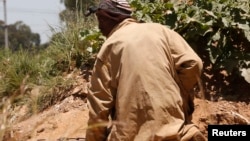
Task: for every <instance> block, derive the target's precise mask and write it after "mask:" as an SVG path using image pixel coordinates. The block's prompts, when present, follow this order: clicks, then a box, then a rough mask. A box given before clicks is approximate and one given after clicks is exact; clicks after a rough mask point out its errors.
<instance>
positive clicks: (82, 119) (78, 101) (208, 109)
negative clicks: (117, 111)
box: [4, 81, 250, 141]
mask: <svg viewBox="0 0 250 141" xmlns="http://www.w3.org/2000/svg"><path fill="white" fill-rule="evenodd" d="M82 83H83V81H82ZM85 88H86V83H85V85H83V84H81V85H78V86H77V87H75V89H74V90H73V91H72V93H71V94H70V95H69V96H68V97H66V98H65V99H64V100H62V101H60V102H58V103H57V104H55V105H53V106H51V107H50V108H48V109H47V110H45V111H43V112H41V113H38V114H35V115H33V116H31V117H30V118H28V119H26V120H23V121H21V122H17V123H14V124H13V125H12V126H11V128H10V130H8V131H6V134H5V138H4V141H84V137H85V132H86V128H87V120H88V108H87V105H86V98H85V96H83V95H82V96H80V95H78V93H79V92H80V91H81V92H82V91H85V90H83V89H85ZM26 108H27V107H19V109H18V110H16V111H17V115H18V114H19V115H23V114H25V112H24V111H25V109H26ZM17 118H18V117H16V119H17ZM13 120H14V119H13ZM249 121H250V104H249V102H242V101H228V100H223V99H220V100H218V101H216V102H215V101H208V100H204V99H200V98H196V99H195V112H194V115H193V122H194V123H195V124H197V125H198V126H199V128H200V129H201V131H202V133H203V134H204V135H205V136H207V127H208V125H209V124H249Z"/></svg>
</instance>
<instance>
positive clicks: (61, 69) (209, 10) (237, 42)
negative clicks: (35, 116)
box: [0, 0, 250, 138]
mask: <svg viewBox="0 0 250 141" xmlns="http://www.w3.org/2000/svg"><path fill="white" fill-rule="evenodd" d="M68 2H69V1H68ZM75 2H76V1H75ZM77 2H79V1H77ZM130 2H131V4H132V6H133V7H134V8H135V11H134V13H133V14H134V16H135V17H136V18H137V19H139V20H143V21H147V22H158V23H162V24H164V25H166V26H168V27H169V28H171V29H173V30H175V31H177V32H179V33H180V34H181V35H182V36H183V37H184V38H185V39H186V40H187V41H188V42H189V43H190V45H191V46H192V47H193V49H194V50H195V51H196V52H197V53H198V54H199V56H200V57H201V58H202V59H203V61H204V72H203V74H202V82H203V87H204V88H203V89H204V90H205V94H206V96H207V98H208V99H211V98H216V97H219V96H225V95H234V94H237V93H241V94H243V95H244V94H246V95H249V94H248V92H249V91H248V89H247V88H249V85H250V84H249V83H247V82H246V81H245V79H244V77H243V76H242V75H241V69H243V68H245V69H247V68H249V64H247V63H248V62H249V61H250V48H249V47H250V3H249V0H197V1H194V2H193V1H189V2H188V3H184V2H182V1H180V0H176V1H174V0H169V1H168V0H165V1H164V0H141V1H139V0H131V1H130ZM69 5H71V6H72V4H69ZM76 5H77V3H76ZM86 6H87V5H84V6H80V7H79V6H78V8H75V9H74V8H67V9H66V11H63V12H62V13H61V14H60V16H61V17H63V16H67V17H69V16H68V15H71V17H70V19H67V18H64V21H67V22H66V24H65V26H64V27H61V29H60V31H56V29H55V28H53V27H51V30H52V31H53V32H54V35H53V37H52V38H51V42H50V43H49V46H48V47H38V48H35V49H34V48H32V49H28V50H26V49H23V48H22V47H21V48H19V47H17V48H15V49H14V50H4V49H3V50H0V80H1V81H0V98H1V99H2V101H1V102H0V109H1V112H0V113H2V111H4V110H6V108H7V107H9V106H10V105H9V104H11V106H12V107H15V106H17V105H22V104H27V105H31V106H30V108H31V109H30V113H31V114H32V113H36V112H39V111H42V110H44V109H45V108H47V107H49V106H51V105H53V104H54V103H55V102H56V101H57V100H61V99H60V98H63V96H61V95H63V92H65V91H69V90H70V89H71V88H72V84H73V83H74V80H72V78H70V77H65V74H69V73H72V72H74V71H75V70H81V69H82V68H83V67H86V66H87V67H90V68H91V67H92V65H93V62H94V59H93V56H94V55H95V54H96V53H97V52H98V50H99V48H100V46H101V44H102V43H103V41H104V40H105V38H104V37H103V36H102V35H101V34H100V32H99V31H98V29H97V26H96V20H95V19H94V18H95V17H94V16H91V17H89V18H83V15H82V13H83V12H82V11H84V8H82V7H86ZM76 9H77V10H76ZM72 16H73V17H72ZM19 24H21V23H19ZM25 29H28V28H25ZM27 31H29V30H27ZM36 42H38V41H37V40H34V42H33V43H31V44H32V45H38V44H36ZM22 46H24V45H22ZM37 87H39V90H40V93H39V95H38V96H35V98H34V96H32V94H31V91H32V90H33V89H34V88H37ZM6 98H7V99H9V100H10V102H6V101H4V99H6ZM34 107H35V108H34ZM3 113H4V112H3ZM0 138H1V136H0Z"/></svg>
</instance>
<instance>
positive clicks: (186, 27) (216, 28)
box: [131, 0, 250, 98]
mask: <svg viewBox="0 0 250 141" xmlns="http://www.w3.org/2000/svg"><path fill="white" fill-rule="evenodd" d="M131 4H132V5H133V7H135V12H134V16H135V17H136V18H138V19H139V20H144V21H147V22H159V23H162V24H165V25H166V26H168V27H169V28H171V29H173V30H175V31H177V32H178V33H180V35H182V36H183V37H184V38H185V39H186V40H187V41H188V43H189V44H190V45H191V46H192V48H193V49H194V50H195V51H196V52H197V53H198V54H199V56H200V57H201V58H202V60H203V61H204V73H203V75H202V80H203V84H204V90H205V94H206V96H207V98H215V97H219V96H220V95H230V94H238V93H241V94H248V92H247V87H249V83H247V82H246V81H245V79H244V78H243V77H242V75H241V70H242V69H248V68H249V64H248V62H249V61H250V48H249V47H250V8H249V7H250V2H249V1H248V0H197V1H188V2H185V1H179V0H169V1H162V0H151V1H148V0H144V1H138V0H131Z"/></svg>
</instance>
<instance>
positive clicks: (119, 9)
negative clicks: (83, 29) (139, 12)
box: [85, 0, 132, 16]
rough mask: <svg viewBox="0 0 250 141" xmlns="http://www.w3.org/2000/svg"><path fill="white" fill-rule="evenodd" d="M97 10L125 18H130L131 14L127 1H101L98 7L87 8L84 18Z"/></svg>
mask: <svg viewBox="0 0 250 141" xmlns="http://www.w3.org/2000/svg"><path fill="white" fill-rule="evenodd" d="M98 9H102V10H106V11H109V12H112V13H116V14H121V15H125V16H130V14H131V13H132V9H131V7H130V5H129V3H128V1H127V0H101V1H100V3H99V4H98V6H91V7H89V9H88V10H87V11H86V13H85V16H89V15H90V14H92V13H95V12H96V11H97V10H98Z"/></svg>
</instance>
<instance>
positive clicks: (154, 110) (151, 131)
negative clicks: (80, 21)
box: [86, 0, 206, 141]
mask: <svg viewBox="0 0 250 141" xmlns="http://www.w3.org/2000/svg"><path fill="white" fill-rule="evenodd" d="M90 13H95V14H96V16H97V19H98V22H99V28H100V30H101V32H102V33H103V35H105V36H106V37H107V40H106V41H105V43H104V44H103V45H102V47H101V49H100V51H99V53H98V55H97V60H96V62H95V65H94V68H93V75H92V78H91V86H90V89H89V94H88V97H87V99H88V104H89V105H88V106H89V110H90V111H89V121H88V129H87V133H86V140H87V141H205V140H206V139H205V138H204V137H203V135H202V134H201V133H200V131H199V129H198V128H197V127H196V126H195V125H194V124H193V123H192V122H191V118H190V117H191V116H192V113H193V110H194V105H193V96H192V95H191V94H189V93H188V92H189V91H191V90H192V89H193V87H194V85H195V84H196V83H197V77H200V74H201V71H202V61H201V59H200V58H199V56H198V55H197V54H196V53H195V52H194V51H193V50H192V48H191V47H190V46H189V45H188V44H187V42H186V41H185V40H184V39H183V38H182V37H181V36H180V35H179V34H177V33H176V32H175V31H173V30H170V29H168V28H166V27H165V26H163V25H161V24H157V23H139V22H137V21H136V20H135V19H133V18H131V16H130V14H131V8H130V6H129V4H128V2H127V1H126V0H102V1H101V2H100V4H99V5H98V7H97V8H91V9H90V11H89V13H86V15H89V14H90Z"/></svg>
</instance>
